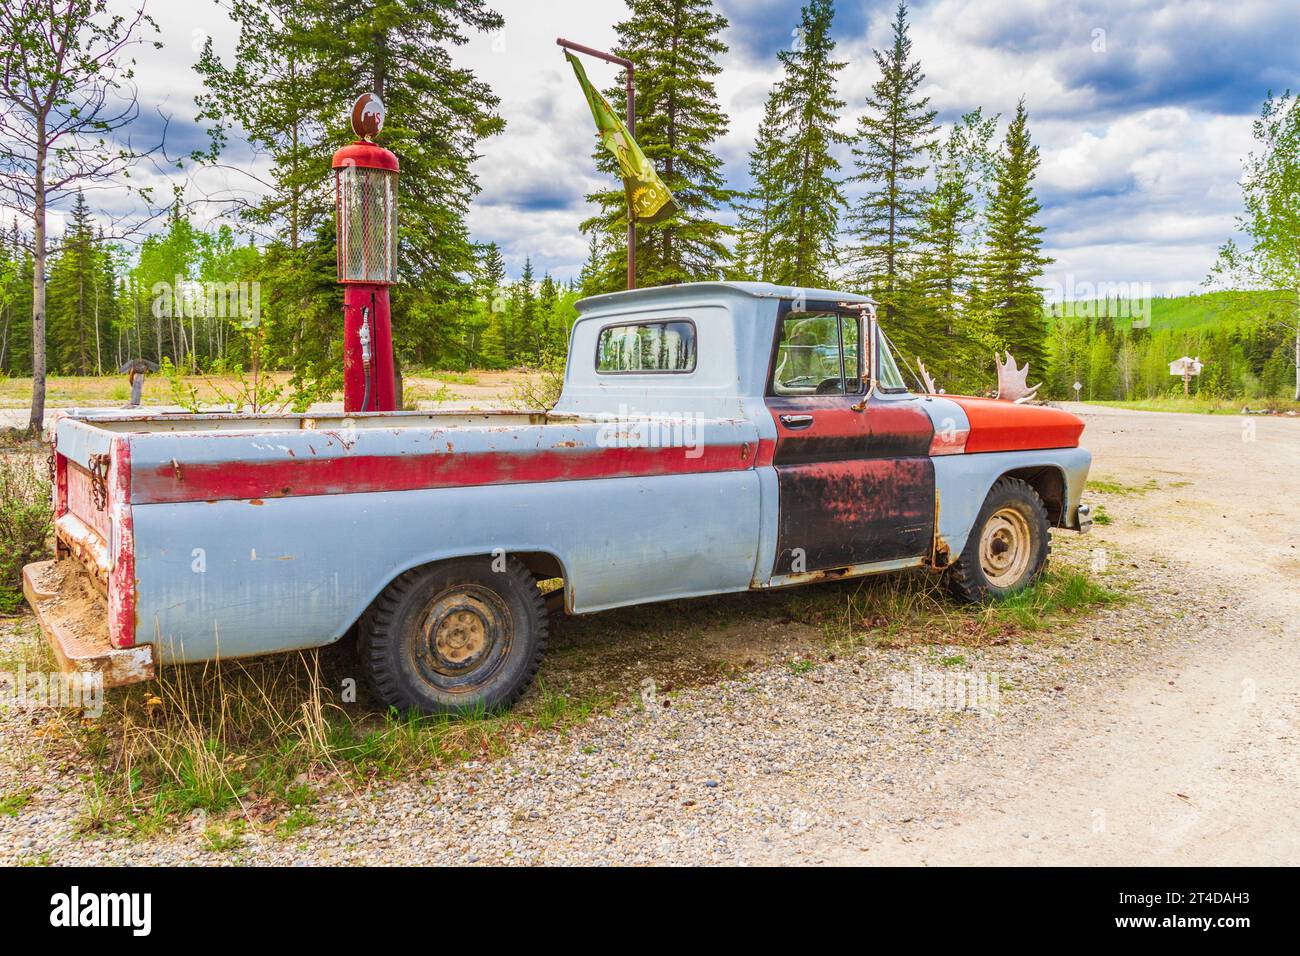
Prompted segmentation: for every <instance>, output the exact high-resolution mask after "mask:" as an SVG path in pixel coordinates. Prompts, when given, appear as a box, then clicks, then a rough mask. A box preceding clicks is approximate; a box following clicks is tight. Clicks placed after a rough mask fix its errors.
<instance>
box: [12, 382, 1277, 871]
mask: <svg viewBox="0 0 1300 956" xmlns="http://www.w3.org/2000/svg"><path fill="white" fill-rule="evenodd" d="M1076 410H1077V411H1079V412H1080V413H1081V414H1082V415H1083V416H1084V417H1085V418H1086V420H1087V422H1088V429H1087V431H1086V433H1085V443H1086V444H1087V445H1088V446H1089V447H1090V448H1091V449H1092V450H1093V452H1094V454H1095V456H1096V465H1095V468H1094V475H1095V476H1096V477H1099V478H1104V479H1110V480H1112V481H1115V482H1118V483H1121V484H1123V485H1125V486H1128V487H1129V488H1132V489H1136V490H1132V491H1129V492H1127V493H1123V492H1120V493H1111V494H1099V495H1097V496H1095V500H1097V501H1099V502H1101V503H1103V504H1104V506H1105V510H1106V512H1107V513H1108V514H1109V515H1110V517H1111V518H1112V523H1111V524H1109V525H1106V526H1101V527H1098V528H1097V529H1096V530H1095V533H1094V534H1093V535H1091V536H1088V537H1086V538H1079V537H1078V536H1075V535H1072V534H1063V535H1061V536H1059V537H1058V539H1057V540H1058V547H1057V553H1058V554H1062V555H1063V556H1065V557H1066V558H1067V559H1069V560H1073V561H1075V562H1090V561H1096V562H1104V563H1105V564H1106V565H1107V567H1108V568H1109V572H1108V573H1111V574H1114V575H1115V576H1116V578H1117V579H1119V580H1122V581H1123V582H1124V583H1125V585H1126V586H1127V587H1128V588H1129V589H1130V590H1131V591H1132V592H1133V594H1134V598H1135V600H1133V601H1131V602H1129V603H1127V604H1124V605H1121V606H1117V607H1110V608H1106V609H1104V610H1102V611H1100V612H1098V613H1096V614H1093V615H1091V616H1090V617H1089V618H1088V619H1087V620H1085V621H1084V622H1082V623H1081V624H1079V625H1078V626H1075V627H1072V628H1070V629H1069V630H1068V632H1067V633H1064V634H1056V635H1051V636H1050V637H1048V638H1045V639H1043V640H1038V641H1035V642H1032V643H1023V644H1022V643H1019V642H1013V643H1011V644H1008V645H1004V646H994V647H989V648H985V649H980V650H972V649H971V648H969V647H963V648H960V649H946V648H943V647H923V648H913V649H905V650H880V649H875V648H869V649H863V650H862V651H861V652H858V653H856V654H853V655H850V656H848V657H843V658H840V659H837V660H834V661H828V662H824V663H821V664H818V665H817V666H815V667H813V668H811V669H809V670H804V669H802V668H791V667H789V666H786V665H772V666H768V667H763V668H760V669H758V670H756V671H752V672H750V673H747V674H744V675H743V676H741V677H739V678H736V679H728V680H723V681H718V682H712V683H708V684H705V685H704V686H699V687H694V688H690V689H684V690H680V691H674V692H672V693H671V694H668V695H664V696H666V697H667V699H668V702H669V703H670V705H671V706H664V701H663V700H659V701H657V702H656V703H655V704H654V705H653V706H650V707H646V708H644V709H641V708H635V707H632V706H625V707H621V708H619V709H616V710H615V711H613V712H611V713H609V714H606V715H604V716H600V717H597V718H594V719H592V720H591V721H589V722H587V723H586V724H583V725H581V726H580V727H578V728H576V729H572V730H570V731H569V732H568V733H567V734H564V735H559V734H542V735H538V736H534V737H532V738H530V739H529V740H527V741H525V742H523V743H522V744H520V745H519V746H517V747H515V748H514V749H513V751H512V753H511V755H510V756H508V757H506V758H503V759H500V760H497V761H491V762H485V763H481V764H480V763H467V764H463V765H461V766H458V767H455V768H452V769H448V770H444V771H439V772H436V773H429V774H420V775H415V776H412V777H408V778H407V779H404V780H401V781H385V782H378V783H375V784H372V785H370V786H369V787H367V788H364V789H360V790H335V791H331V792H329V793H327V794H325V795H324V796H323V798H322V801H321V802H320V803H319V804H318V805H316V806H315V807H313V812H314V813H315V815H316V816H317V817H318V818H319V820H320V822H319V823H317V824H315V825H313V826H311V827H308V828H307V829H304V830H300V831H299V832H297V833H296V834H294V836H293V837H292V838H290V839H289V840H283V841H282V840H280V839H277V838H276V837H275V836H274V835H272V834H271V833H270V832H269V831H262V830H257V829H254V830H250V831H249V832H248V833H247V834H246V836H245V840H244V844H243V846H242V847H240V848H239V849H237V850H234V851H228V852H223V853H213V852H210V851H208V850H206V849H204V847H203V845H202V841H201V839H200V832H201V830H202V828H203V826H202V821H201V820H195V821H194V822H193V826H190V827H183V828H182V829H181V830H180V831H179V832H173V833H167V834H161V835H156V836H154V837H151V838H148V839H140V838H136V839H127V838H105V837H79V836H77V830H76V826H77V817H78V814H79V812H80V808H81V806H82V801H83V800H84V794H83V789H82V788H83V783H82V781H81V774H80V773H79V771H78V768H77V767H75V766H69V765H67V764H66V763H65V762H62V761H59V760H54V759H48V760H42V759H40V749H39V747H38V748H35V749H33V748H32V747H31V746H30V745H29V743H30V740H31V738H32V736H33V735H35V734H39V733H40V732H41V729H42V727H43V726H45V725H43V724H42V722H41V720H40V718H39V717H36V716H33V715H30V714H19V713H0V793H3V792H5V791H6V790H12V789H13V788H15V787H18V786H25V787H35V788H37V789H36V793H35V794H34V798H33V799H32V800H31V801H30V802H29V803H28V804H27V805H26V806H24V807H22V808H21V809H19V810H18V811H17V813H16V814H14V815H5V814H2V813H0V863H5V862H16V861H19V860H31V859H42V860H45V861H48V862H54V863H99V862H110V863H133V864H149V863H185V862H203V863H209V864H214V863H230V864H237V863H289V864H292V863H325V864H330V863H342V864H346V863H481V864H491V863H512V862H523V863H536V862H545V863H624V864H641V863H707V862H728V863H771V862H775V863H820V862H832V863H841V862H844V863H865V864H872V863H935V864H945V863H1003V864H1008V863H1071V862H1088V863H1091V862H1098V863H1228V862H1251V863H1296V862H1300V829H1297V828H1296V826H1295V820H1296V819H1298V818H1300V813H1297V811H1300V796H1298V794H1300V788H1298V787H1297V783H1298V782H1300V780H1298V779H1297V778H1298V777H1300V751H1298V750H1297V746H1296V745H1297V740H1298V739H1300V735H1298V730H1300V728H1298V726H1297V713H1298V711H1300V666H1298V665H1300V647H1298V646H1297V642H1296V637H1297V636H1298V635H1297V628H1296V626H1295V624H1294V621H1295V620H1296V613H1297V612H1298V611H1300V550H1298V548H1297V546H1298V545H1300V526H1297V523H1296V521H1295V516H1294V503H1295V501H1296V500H1297V495H1298V492H1300V421H1296V420H1289V419H1245V420H1243V419H1239V418H1236V417H1226V416H1225V417H1218V416H1192V415H1175V414H1155V413H1140V412H1129V411H1118V410H1110V409H1099V408H1093V407H1087V406H1082V407H1079V408H1078V409H1076ZM7 639H8V640H10V641H21V640H30V639H31V638H30V637H24V636H22V635H17V636H15V635H13V634H11V635H10V636H9V638H7ZM958 651H959V652H960V654H961V655H962V656H963V657H964V658H965V660H964V663H963V664H962V667H963V668H964V669H965V670H966V671H967V672H970V673H973V674H975V675H983V676H988V675H993V676H994V678H995V682H996V686H997V687H998V688H1000V691H999V693H998V695H997V704H998V706H997V707H996V711H995V712H993V711H994V708H991V707H988V708H985V709H984V711H983V712H981V711H971V710H963V711H956V710H952V709H948V710H930V709H924V708H917V707H914V706H913V707H909V706H899V704H900V699H899V696H898V695H899V688H900V686H906V681H907V680H908V677H909V675H912V674H915V673H916V672H917V671H916V669H917V668H920V669H921V673H922V674H925V675H933V674H935V673H936V672H938V673H943V671H942V670H941V669H940V662H941V661H942V660H943V658H944V657H945V655H950V654H954V653H957V652H958ZM647 676H651V677H653V676H654V674H653V670H649V671H648V673H647ZM18 754H22V755H23V756H22V758H21V759H17V756H16V755H18ZM33 755H34V756H33ZM6 757H8V758H9V759H5V758H6Z"/></svg>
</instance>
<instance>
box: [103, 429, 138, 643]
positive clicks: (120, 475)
mask: <svg viewBox="0 0 1300 956" xmlns="http://www.w3.org/2000/svg"><path fill="white" fill-rule="evenodd" d="M112 454H113V457H112V463H113V465H112V468H110V469H109V473H108V508H109V510H110V513H111V521H110V527H111V528H113V529H114V532H115V533H113V534H111V535H110V539H109V541H108V542H107V543H108V546H109V548H110V553H111V554H112V558H113V566H112V568H111V570H110V571H109V573H108V639H109V641H111V642H112V644H113V646H114V647H134V646H135V618H136V614H135V599H136V591H135V523H134V521H132V518H131V442H130V439H129V438H128V437H127V436H126V435H117V436H114V438H113V451H112Z"/></svg>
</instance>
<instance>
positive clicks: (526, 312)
mask: <svg viewBox="0 0 1300 956" xmlns="http://www.w3.org/2000/svg"><path fill="white" fill-rule="evenodd" d="M533 286H534V283H533V260H532V257H531V256H529V257H528V258H526V259H524V271H523V272H522V273H521V274H520V276H519V281H518V282H516V283H515V286H514V290H513V295H512V297H511V299H512V301H511V306H512V309H511V313H512V314H511V319H512V321H511V323H510V326H509V327H510V341H509V342H507V343H506V352H507V354H508V355H509V356H510V357H511V358H512V359H514V360H515V361H516V362H522V363H524V364H532V363H535V362H536V361H537V356H538V351H539V341H538V334H537V290H536V289H535V288H534V287H533Z"/></svg>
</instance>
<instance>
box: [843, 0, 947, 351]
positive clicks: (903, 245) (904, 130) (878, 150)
mask: <svg viewBox="0 0 1300 956" xmlns="http://www.w3.org/2000/svg"><path fill="white" fill-rule="evenodd" d="M893 35H894V43H893V46H892V47H890V48H889V49H888V50H884V51H881V50H876V51H875V57H876V64H877V66H879V68H880V78H879V79H878V80H876V82H875V84H874V85H873V86H872V87H871V92H870V93H869V94H868V95H867V112H866V113H865V114H864V115H863V116H862V118H861V119H860V120H859V121H858V130H857V135H856V137H855V138H854V145H853V157H854V159H853V164H854V167H855V168H856V169H857V173H856V174H855V175H854V176H853V179H854V180H856V181H858V182H862V183H865V184H867V191H866V192H865V193H864V194H863V196H862V198H861V199H860V200H859V202H858V204H857V206H856V208H855V209H854V212H853V214H852V215H851V217H850V225H851V234H852V238H853V240H854V242H855V245H854V247H853V249H852V251H851V255H852V257H853V259H854V269H855V271H854V278H853V281H854V284H855V285H856V286H857V287H858V288H860V289H862V290H863V291H870V292H871V294H872V295H873V296H874V298H875V299H876V300H877V301H878V302H879V303H880V305H881V313H882V315H883V317H884V318H885V319H886V321H888V320H890V319H892V318H893V317H894V316H895V314H897V313H898V312H899V311H900V306H901V305H903V301H902V300H903V297H904V295H903V288H902V287H903V285H904V281H903V280H904V277H905V275H906V274H907V272H908V271H909V270H910V269H911V268H912V266H913V265H914V260H915V253H916V247H917V245H918V244H919V242H920V241H921V239H922V237H923V235H924V230H923V228H922V218H923V216H924V214H925V204H926V195H925V190H924V189H923V188H922V185H921V184H922V179H923V178H924V176H925V174H926V170H927V162H926V154H927V152H928V151H930V150H931V149H933V148H934V145H935V142H934V137H935V134H936V132H937V128H936V127H935V123H934V118H935V115H936V113H935V111H934V110H932V109H930V108H929V104H930V98H929V97H928V96H918V95H917V91H918V90H919V89H920V87H921V83H922V82H923V81H924V80H925V74H924V73H922V72H921V64H920V63H918V62H914V61H912V60H911V55H912V41H911V39H910V38H909V37H908V35H907V5H906V4H905V3H901V2H900V3H899V5H898V11H897V13H896V15H895V18H894V25H893ZM904 311H905V310H904ZM905 320H906V322H905V323H904V324H902V325H899V326H897V328H896V334H895V333H893V332H891V334H895V338H896V339H902V338H904V337H905V336H907V335H908V334H914V337H916V338H918V339H919V340H920V341H924V340H925V338H926V337H927V336H926V335H925V331H924V330H920V329H917V328H916V323H915V319H914V317H912V316H905ZM891 328H894V326H891ZM900 344H901V343H900Z"/></svg>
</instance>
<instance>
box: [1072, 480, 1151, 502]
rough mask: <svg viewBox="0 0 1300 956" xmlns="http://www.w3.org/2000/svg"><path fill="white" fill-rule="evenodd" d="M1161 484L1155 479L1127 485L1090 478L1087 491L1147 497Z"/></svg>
mask: <svg viewBox="0 0 1300 956" xmlns="http://www.w3.org/2000/svg"><path fill="white" fill-rule="evenodd" d="M1158 487H1159V484H1158V483H1157V482H1156V480H1155V479H1154V478H1148V479H1147V480H1146V482H1145V483H1144V484H1141V485H1126V484H1124V483H1123V482H1120V481H1108V480H1107V479H1105V478H1089V479H1088V484H1087V490H1088V491H1091V492H1095V493H1097V494H1101V495H1121V496H1125V497H1127V496H1129V495H1145V494H1147V493H1148V492H1151V491H1155V490H1156V488H1158Z"/></svg>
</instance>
